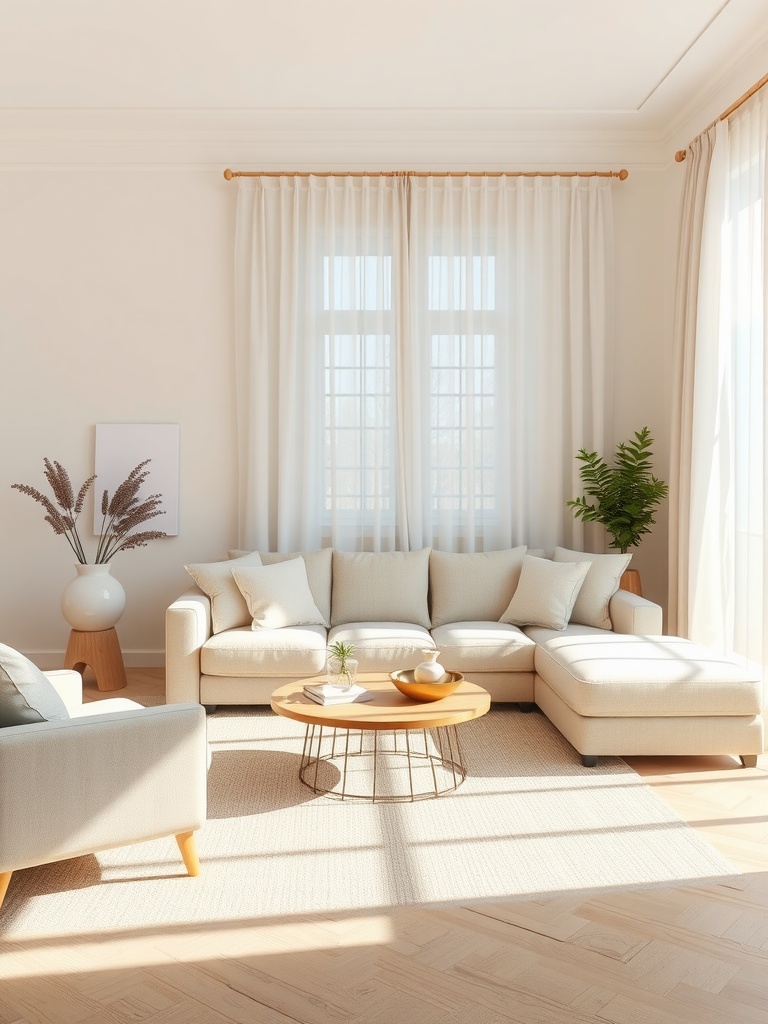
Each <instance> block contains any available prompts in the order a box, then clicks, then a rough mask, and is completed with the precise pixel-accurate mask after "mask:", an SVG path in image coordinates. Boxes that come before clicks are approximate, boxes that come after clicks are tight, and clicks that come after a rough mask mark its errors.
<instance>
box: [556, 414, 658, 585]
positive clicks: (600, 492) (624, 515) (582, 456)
mask: <svg viewBox="0 0 768 1024" xmlns="http://www.w3.org/2000/svg"><path fill="white" fill-rule="evenodd" d="M652 445H653V438H652V437H651V432H650V430H649V429H648V427H643V428H642V430H638V431H635V436H634V438H632V439H630V440H629V441H621V442H619V444H617V445H616V453H615V456H614V465H612V466H609V465H608V464H607V463H606V462H605V460H604V459H603V458H602V457H601V456H600V455H598V454H597V452H590V451H587V450H586V449H585V448H581V449H580V450H579V453H578V455H577V456H576V458H577V459H578V460H579V461H580V462H581V463H582V466H581V468H580V470H579V475H580V476H581V480H582V483H583V484H584V491H585V495H586V497H584V496H582V497H580V498H573V499H572V500H571V501H568V502H566V504H567V505H569V506H570V507H571V508H572V509H573V513H574V515H575V516H576V518H577V519H581V520H582V521H583V522H585V523H600V524H601V525H602V526H604V527H605V529H606V531H607V533H608V534H609V535H610V538H611V540H610V544H609V547H612V548H618V549H619V550H620V551H621V552H622V554H626V552H627V550H628V549H629V548H633V547H637V545H638V544H639V543H640V539H641V538H642V537H643V536H644V535H645V534H647V533H650V532H651V529H650V528H651V526H652V525H653V524H654V523H655V522H656V520H655V519H654V512H655V510H656V507H657V506H658V505H659V503H660V502H661V501H662V500H663V499H664V498H666V496H667V492H668V490H669V488H668V486H667V484H666V483H664V481H663V480H660V479H659V478H658V477H656V476H654V475H653V472H652V470H651V461H652V459H653V451H652ZM587 498H590V499H592V500H591V501H588V500H587ZM632 572H633V573H634V572H636V570H632ZM636 582H637V589H636V590H635V592H636V593H639V592H640V587H639V578H638V579H637V581H636ZM627 589H629V587H628V588H627ZM633 589H634V587H633Z"/></svg>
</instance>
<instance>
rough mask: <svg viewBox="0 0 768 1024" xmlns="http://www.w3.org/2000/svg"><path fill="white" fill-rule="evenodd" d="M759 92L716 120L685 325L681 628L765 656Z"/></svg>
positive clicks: (762, 121)
mask: <svg viewBox="0 0 768 1024" xmlns="http://www.w3.org/2000/svg"><path fill="white" fill-rule="evenodd" d="M767 148H768V91H766V90H762V92H760V93H758V94H756V95H755V96H754V97H753V98H752V99H751V100H750V101H748V102H747V103H746V104H745V105H744V107H743V108H742V109H741V110H740V111H739V112H738V114H736V115H734V116H732V117H731V119H730V120H729V121H727V122H721V123H720V124H719V125H718V126H717V134H716V141H715V147H714V151H713V154H712V161H711V165H710V170H709V178H708V184H707V196H706V207H705V213H704V228H703V234H702V248H701V263H700V269H699V289H698V294H699V300H698V306H697V320H696V324H697V326H696V336H695V371H694V380H693V407H692V421H691V422H692V429H691V437H692V452H691V477H690V513H689V521H688V578H687V580H686V581H684V582H685V583H687V594H688V622H687V633H688V635H689V636H691V637H692V638H694V639H696V640H700V641H701V642H704V643H706V644H708V645H710V646H712V647H715V648H716V649H718V650H721V651H723V652H727V653H734V654H737V655H739V656H741V657H742V658H743V659H745V660H747V661H749V662H751V663H754V664H758V665H765V663H766V660H767V659H766V653H768V652H766V647H765V639H764V638H765V635H766V625H768V621H767V620H768V587H767V584H768V572H767V571H766V570H768V564H767V563H766V555H767V552H766V545H765V538H766V531H767V530H768V493H767V492H766V447H765V438H766V427H767V426H768V387H767V385H768V380H767V379H766V360H765V323H766V300H767V297H768V286H767V282H766V260H765V250H766V239H767V236H766V215H765V196H766V149H767Z"/></svg>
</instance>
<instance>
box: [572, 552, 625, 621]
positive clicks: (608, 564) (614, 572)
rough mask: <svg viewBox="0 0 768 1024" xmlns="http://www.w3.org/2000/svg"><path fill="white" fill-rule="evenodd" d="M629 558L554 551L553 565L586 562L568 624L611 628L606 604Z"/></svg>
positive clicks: (617, 586) (619, 580) (614, 591)
mask: <svg viewBox="0 0 768 1024" xmlns="http://www.w3.org/2000/svg"><path fill="white" fill-rule="evenodd" d="M631 558H632V555H631V554H630V555H593V554H591V553H590V554H587V553H585V552H583V551H569V550H568V548H555V561H556V562H584V561H589V563H590V565H589V572H588V573H587V577H586V579H585V580H584V583H583V584H582V587H581V590H580V591H579V593H578V596H577V597H576V603H575V604H574V606H573V611H572V612H571V622H580V623H581V624H582V626H597V627H598V629H611V628H612V627H613V623H612V622H611V615H610V610H609V609H610V601H611V598H612V597H613V595H614V594H615V593H616V591H617V590H618V589H619V584H620V583H621V576H622V573H623V572H624V570H625V569H626V568H627V566H628V565H629V563H630V560H631Z"/></svg>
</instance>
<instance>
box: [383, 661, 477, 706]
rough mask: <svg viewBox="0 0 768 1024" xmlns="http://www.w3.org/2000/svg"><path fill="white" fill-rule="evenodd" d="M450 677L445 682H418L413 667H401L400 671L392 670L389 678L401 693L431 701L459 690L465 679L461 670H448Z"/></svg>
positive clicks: (415, 698)
mask: <svg viewBox="0 0 768 1024" xmlns="http://www.w3.org/2000/svg"><path fill="white" fill-rule="evenodd" d="M448 675H449V676H450V679H446V681H445V682H444V683H417V682H416V681H415V680H414V678H413V669H412V668H407V669H400V671H398V672H390V673H389V678H390V679H391V680H392V682H393V683H394V684H395V686H396V687H397V688H398V690H399V691H400V693H402V694H403V695H404V696H406V697H410V698H411V699H412V700H421V701H430V700H442V698H443V697H447V696H448V695H449V694H451V693H453V692H454V690H457V689H458V688H459V686H460V684H461V683H462V682H463V681H464V676H463V675H462V674H461V672H448Z"/></svg>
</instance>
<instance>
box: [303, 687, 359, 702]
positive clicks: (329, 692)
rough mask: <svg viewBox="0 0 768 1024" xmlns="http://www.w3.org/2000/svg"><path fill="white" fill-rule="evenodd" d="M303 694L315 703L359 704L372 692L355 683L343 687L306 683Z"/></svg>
mask: <svg viewBox="0 0 768 1024" xmlns="http://www.w3.org/2000/svg"><path fill="white" fill-rule="evenodd" d="M304 696H305V697H309V699H310V700H313V701H314V702H315V704H359V703H361V702H362V701H365V700H370V699H371V697H372V696H373V694H372V693H371V691H370V690H366V689H365V688H364V687H363V686H358V685H357V684H356V683H355V684H354V685H353V686H347V687H345V688H344V689H341V688H340V687H338V686H333V685H332V684H331V683H307V685H306V686H305V687H304Z"/></svg>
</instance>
